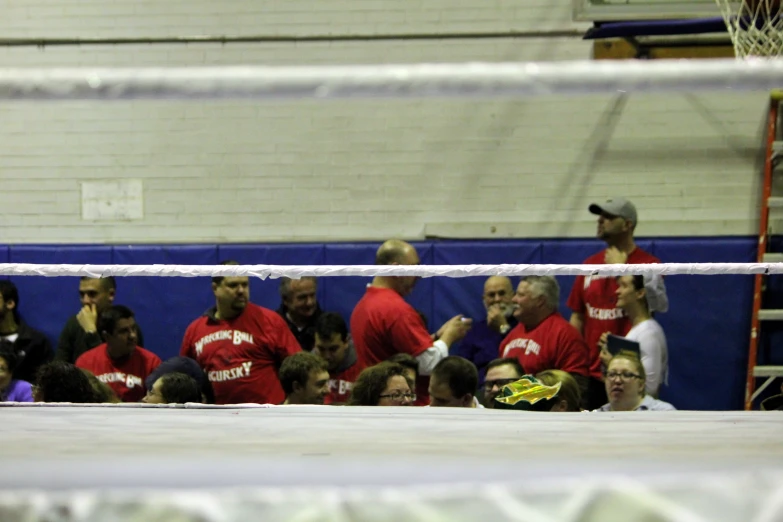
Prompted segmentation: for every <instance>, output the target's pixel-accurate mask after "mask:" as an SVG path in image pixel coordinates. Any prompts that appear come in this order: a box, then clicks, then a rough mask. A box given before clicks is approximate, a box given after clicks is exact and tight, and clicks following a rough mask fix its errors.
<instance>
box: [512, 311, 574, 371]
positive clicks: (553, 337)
mask: <svg viewBox="0 0 783 522" xmlns="http://www.w3.org/2000/svg"><path fill="white" fill-rule="evenodd" d="M499 353H500V357H515V358H516V359H518V360H519V363H520V364H521V365H522V368H523V369H524V370H525V373H526V374H530V375H535V374H537V373H538V372H541V371H544V370H563V371H564V372H568V373H575V374H577V375H585V376H587V374H588V367H589V364H588V360H587V356H588V349H587V345H586V344H585V341H584V339H582V336H581V335H579V331H578V330H577V329H576V328H575V327H574V326H573V325H572V324H571V323H569V322H568V321H566V320H565V319H563V316H561V315H560V314H559V313H557V312H554V313H552V314H551V315H549V316H548V317H547V318H546V319H544V320H543V321H541V322H540V323H538V325H537V326H536V327H535V328H533V329H532V330H530V331H527V329H526V328H525V325H524V324H522V323H519V324H518V325H516V326H515V327H514V328H513V329H512V330H511V331H510V332H508V335H507V336H506V338H505V339H503V342H501V343H500V350H499Z"/></svg>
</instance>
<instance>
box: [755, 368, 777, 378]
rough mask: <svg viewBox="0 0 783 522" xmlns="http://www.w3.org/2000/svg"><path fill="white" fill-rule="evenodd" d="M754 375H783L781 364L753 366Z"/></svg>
mask: <svg viewBox="0 0 783 522" xmlns="http://www.w3.org/2000/svg"><path fill="white" fill-rule="evenodd" d="M753 376H754V377H783V366H756V367H754V368H753Z"/></svg>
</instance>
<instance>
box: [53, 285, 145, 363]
mask: <svg viewBox="0 0 783 522" xmlns="http://www.w3.org/2000/svg"><path fill="white" fill-rule="evenodd" d="M116 291H117V283H116V281H115V280H114V278H113V277H102V278H100V279H94V278H91V277H82V278H81V280H80V281H79V300H80V301H81V303H82V309H81V310H79V313H77V314H76V315H74V316H72V317H71V318H70V319H68V321H67V322H66V323H65V327H64V328H63V331H62V333H60V340H59V342H58V343H57V352H56V353H55V355H54V358H55V359H56V360H58V361H65V362H69V363H75V362H76V359H78V358H79V356H80V355H81V354H83V353H84V352H86V351H87V350H91V349H93V348H95V347H96V346H98V345H99V344H101V343H103V340H102V339H101V336H100V334H99V333H98V316H99V315H100V313H101V312H103V311H105V310H108V309H109V307H111V305H112V303H114V295H115V293H116ZM136 328H137V337H138V344H139V346H144V336H143V335H142V333H141V327H139V326H138V325H136Z"/></svg>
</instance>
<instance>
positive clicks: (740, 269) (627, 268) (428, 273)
mask: <svg viewBox="0 0 783 522" xmlns="http://www.w3.org/2000/svg"><path fill="white" fill-rule="evenodd" d="M623 274H636V275H642V274H662V275H675V274H691V275H718V274H783V263H661V264H646V265H555V264H527V265H508V264H503V265H51V264H29V263H2V264H0V275H6V276H47V277H59V276H87V277H105V276H157V277H210V276H235V277H236V276H248V277H258V278H261V279H267V278H272V279H275V278H279V277H291V278H300V277H303V276H317V277H332V276H363V277H372V276H376V275H385V276H422V277H432V276H445V277H472V276H490V275H505V276H522V275H552V276H554V275H607V276H618V275H623Z"/></svg>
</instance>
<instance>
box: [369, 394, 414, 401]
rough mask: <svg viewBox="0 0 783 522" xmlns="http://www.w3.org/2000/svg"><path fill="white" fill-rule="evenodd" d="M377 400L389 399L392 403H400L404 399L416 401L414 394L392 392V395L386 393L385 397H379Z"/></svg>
mask: <svg viewBox="0 0 783 522" xmlns="http://www.w3.org/2000/svg"><path fill="white" fill-rule="evenodd" d="M378 398H379V399H391V400H393V401H394V402H402V401H403V400H404V399H408V400H410V401H415V400H416V394H415V393H402V392H394V393H387V394H386V395H379V396H378Z"/></svg>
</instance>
